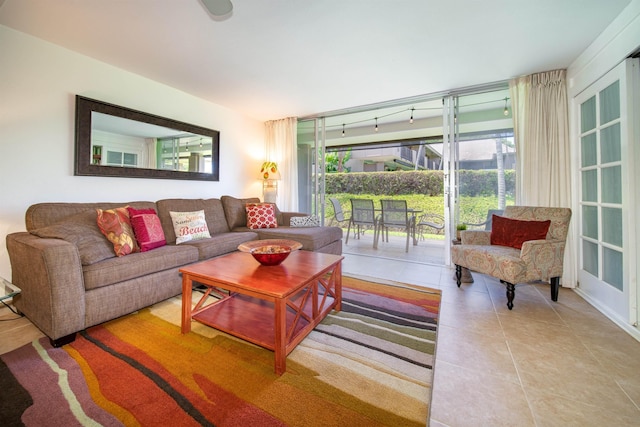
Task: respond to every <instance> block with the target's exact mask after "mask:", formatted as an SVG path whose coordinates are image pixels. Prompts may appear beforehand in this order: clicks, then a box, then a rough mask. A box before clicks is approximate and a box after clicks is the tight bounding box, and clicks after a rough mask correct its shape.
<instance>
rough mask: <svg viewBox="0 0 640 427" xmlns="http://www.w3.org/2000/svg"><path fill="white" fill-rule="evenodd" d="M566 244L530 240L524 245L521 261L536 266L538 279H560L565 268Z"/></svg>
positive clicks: (562, 242) (556, 241) (521, 251)
mask: <svg viewBox="0 0 640 427" xmlns="http://www.w3.org/2000/svg"><path fill="white" fill-rule="evenodd" d="M564 247H565V242H564V241H560V240H544V239H542V240H528V241H526V242H524V243H523V244H522V249H521V250H520V259H522V260H523V261H524V262H525V263H526V264H527V265H530V266H535V270H536V272H537V277H547V278H550V277H560V276H562V270H563V266H564Z"/></svg>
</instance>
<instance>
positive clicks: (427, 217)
mask: <svg viewBox="0 0 640 427" xmlns="http://www.w3.org/2000/svg"><path fill="white" fill-rule="evenodd" d="M428 229H433V230H434V232H435V234H440V233H441V232H443V231H444V217H443V216H442V215H438V214H435V213H426V214H423V215H421V216H420V219H418V220H417V222H416V233H417V234H418V235H419V236H420V238H421V239H422V240H424V239H425V237H424V235H425V232H426V230H428Z"/></svg>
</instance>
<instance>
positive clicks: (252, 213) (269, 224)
mask: <svg viewBox="0 0 640 427" xmlns="http://www.w3.org/2000/svg"><path fill="white" fill-rule="evenodd" d="M245 209H246V211H247V227H249V228H251V229H256V228H277V227H278V221H277V220H276V210H275V208H274V206H273V203H247V204H246V205H245Z"/></svg>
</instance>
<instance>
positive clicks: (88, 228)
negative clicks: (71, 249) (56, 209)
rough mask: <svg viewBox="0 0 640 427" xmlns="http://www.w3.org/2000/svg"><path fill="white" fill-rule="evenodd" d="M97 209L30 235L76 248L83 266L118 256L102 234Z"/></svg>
mask: <svg viewBox="0 0 640 427" xmlns="http://www.w3.org/2000/svg"><path fill="white" fill-rule="evenodd" d="M97 217H98V214H97V212H96V211H95V209H90V210H86V211H84V212H82V213H78V214H76V215H71V216H69V217H67V218H65V219H64V220H63V221H62V222H59V223H57V224H53V225H49V226H46V227H41V228H36V229H34V230H31V231H30V233H31V234H33V235H34V236H38V237H42V238H45V239H61V240H65V241H67V242H69V243H71V244H73V245H75V246H76V248H77V249H78V254H79V255H80V262H81V263H82V265H91V264H94V263H96V262H99V261H102V260H105V259H107V258H114V257H115V256H116V254H115V252H114V251H113V245H112V244H111V243H110V242H109V241H108V240H107V238H106V237H104V235H103V234H102V233H101V232H100V229H99V228H98V224H97Z"/></svg>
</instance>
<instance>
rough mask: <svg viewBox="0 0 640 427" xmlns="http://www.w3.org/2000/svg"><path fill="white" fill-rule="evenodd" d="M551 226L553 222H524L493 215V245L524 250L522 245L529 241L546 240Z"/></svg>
mask: <svg viewBox="0 0 640 427" xmlns="http://www.w3.org/2000/svg"><path fill="white" fill-rule="evenodd" d="M550 225H551V220H547V221H522V220H519V219H512V218H507V217H504V216H499V215H493V223H492V227H491V244H492V245H499V246H509V247H512V248H516V249H522V244H523V243H524V242H526V241H527V240H544V239H546V238H547V232H548V231H549V226H550Z"/></svg>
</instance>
